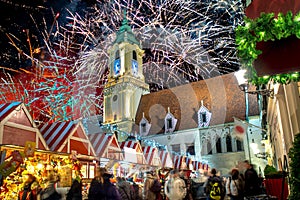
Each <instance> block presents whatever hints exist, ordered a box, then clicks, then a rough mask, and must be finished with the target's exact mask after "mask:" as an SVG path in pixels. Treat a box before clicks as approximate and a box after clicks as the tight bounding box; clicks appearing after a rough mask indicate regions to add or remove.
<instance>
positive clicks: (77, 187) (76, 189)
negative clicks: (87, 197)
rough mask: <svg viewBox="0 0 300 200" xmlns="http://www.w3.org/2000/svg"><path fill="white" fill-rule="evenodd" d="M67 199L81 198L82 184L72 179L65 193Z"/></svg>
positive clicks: (79, 199)
mask: <svg viewBox="0 0 300 200" xmlns="http://www.w3.org/2000/svg"><path fill="white" fill-rule="evenodd" d="M67 200H82V184H81V183H80V182H79V181H77V180H74V181H73V183H72V186H71V188H70V190H69V192H68V194H67Z"/></svg>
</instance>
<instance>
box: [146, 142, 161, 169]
mask: <svg viewBox="0 0 300 200" xmlns="http://www.w3.org/2000/svg"><path fill="white" fill-rule="evenodd" d="M143 153H144V156H145V159H146V162H147V163H148V165H153V166H159V165H160V164H161V161H160V158H159V156H158V150H157V148H156V147H152V146H145V147H143Z"/></svg>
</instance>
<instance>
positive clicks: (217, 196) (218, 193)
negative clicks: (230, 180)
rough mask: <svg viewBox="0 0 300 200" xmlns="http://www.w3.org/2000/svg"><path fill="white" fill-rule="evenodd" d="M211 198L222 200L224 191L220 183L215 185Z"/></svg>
mask: <svg viewBox="0 0 300 200" xmlns="http://www.w3.org/2000/svg"><path fill="white" fill-rule="evenodd" d="M209 196H210V198H211V199H216V200H220V199H221V196H222V189H221V185H220V183H219V182H215V183H213V185H212V187H211V190H210V193H209Z"/></svg>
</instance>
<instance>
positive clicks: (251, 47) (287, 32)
mask: <svg viewBox="0 0 300 200" xmlns="http://www.w3.org/2000/svg"><path fill="white" fill-rule="evenodd" d="M244 22H245V23H244V25H243V26H238V27H237V28H236V30H235V33H236V45H237V50H238V56H239V58H240V60H241V63H242V64H243V65H244V66H245V67H246V68H247V71H248V74H247V75H248V79H249V82H251V83H252V84H254V85H261V84H267V83H268V82H269V81H270V80H273V82H274V83H281V84H288V83H289V82H291V81H300V73H299V72H294V73H290V74H277V75H270V76H263V77H258V75H257V73H256V70H255V69H254V67H253V62H254V61H255V60H256V59H257V57H258V56H259V55H260V54H262V51H260V50H258V49H256V44H257V43H258V42H262V41H264V42H266V41H275V40H281V39H283V38H287V37H290V36H293V35H294V36H296V37H297V38H298V39H300V12H299V13H298V14H296V15H294V16H293V13H292V12H291V11H289V12H287V14H286V15H284V14H282V13H279V14H278V15H277V17H275V15H274V13H262V14H261V15H260V17H258V18H256V19H250V18H248V17H245V19H244ZM299 65H300V64H299Z"/></svg>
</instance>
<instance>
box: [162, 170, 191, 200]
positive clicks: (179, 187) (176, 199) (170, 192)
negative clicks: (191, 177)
mask: <svg viewBox="0 0 300 200" xmlns="http://www.w3.org/2000/svg"><path fill="white" fill-rule="evenodd" d="M169 176H170V178H169V180H168V181H167V182H166V183H165V194H166V196H167V197H168V199H172V200H182V199H184V197H185V196H186V185H185V182H184V180H183V179H181V178H180V177H179V172H178V170H176V169H175V170H172V171H171V172H170V175H169Z"/></svg>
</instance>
